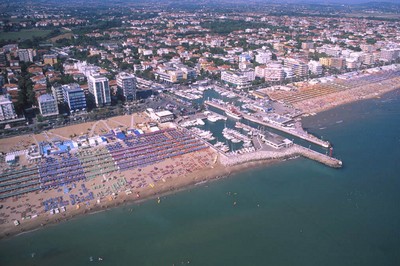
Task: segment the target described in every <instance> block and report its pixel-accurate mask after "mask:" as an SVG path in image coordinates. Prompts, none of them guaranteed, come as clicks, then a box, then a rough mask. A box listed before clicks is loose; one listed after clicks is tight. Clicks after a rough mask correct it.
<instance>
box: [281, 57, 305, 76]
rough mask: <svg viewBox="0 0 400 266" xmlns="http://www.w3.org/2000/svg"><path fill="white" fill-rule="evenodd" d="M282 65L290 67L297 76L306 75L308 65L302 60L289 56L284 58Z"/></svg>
mask: <svg viewBox="0 0 400 266" xmlns="http://www.w3.org/2000/svg"><path fill="white" fill-rule="evenodd" d="M284 66H285V67H288V68H291V69H292V70H293V73H294V75H295V76H296V77H298V78H302V77H307V76H308V65H307V64H305V63H303V62H300V61H297V60H295V59H292V58H289V59H285V61H284Z"/></svg>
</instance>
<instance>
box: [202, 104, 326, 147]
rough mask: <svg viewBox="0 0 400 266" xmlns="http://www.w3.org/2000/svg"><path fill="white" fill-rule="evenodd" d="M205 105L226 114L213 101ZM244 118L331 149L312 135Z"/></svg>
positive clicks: (253, 118)
mask: <svg viewBox="0 0 400 266" xmlns="http://www.w3.org/2000/svg"><path fill="white" fill-rule="evenodd" d="M204 103H205V104H207V105H209V106H212V107H215V108H217V109H219V110H222V111H224V112H225V111H226V110H227V109H226V108H225V106H223V105H221V104H218V103H215V102H212V101H205V102H204ZM243 118H244V119H246V120H248V121H251V122H254V123H257V124H259V125H261V126H266V127H269V128H273V129H276V130H279V131H281V132H284V133H286V134H289V135H292V136H294V137H297V138H301V139H304V140H306V141H308V142H310V143H314V144H317V145H319V146H321V147H323V148H329V147H330V143H329V142H328V141H324V140H321V139H319V138H317V137H315V136H313V135H311V134H308V133H306V132H298V131H296V130H293V129H288V128H284V127H282V126H279V125H276V124H272V123H268V122H265V121H262V120H260V119H257V118H255V117H253V116H250V115H246V114H243Z"/></svg>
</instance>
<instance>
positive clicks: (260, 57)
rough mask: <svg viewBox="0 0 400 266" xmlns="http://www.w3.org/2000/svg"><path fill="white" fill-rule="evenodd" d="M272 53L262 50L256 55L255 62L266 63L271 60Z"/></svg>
mask: <svg viewBox="0 0 400 266" xmlns="http://www.w3.org/2000/svg"><path fill="white" fill-rule="evenodd" d="M271 58H272V53H271V52H270V51H262V52H259V53H258V54H257V55H256V62H257V63H259V64H267V63H268V62H270V61H271Z"/></svg>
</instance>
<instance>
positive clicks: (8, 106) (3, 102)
mask: <svg viewBox="0 0 400 266" xmlns="http://www.w3.org/2000/svg"><path fill="white" fill-rule="evenodd" d="M15 118H17V114H16V113H15V109H14V104H13V103H12V101H11V100H10V98H9V95H8V94H6V95H0V121H4V120H9V119H15Z"/></svg>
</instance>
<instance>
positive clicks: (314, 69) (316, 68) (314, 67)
mask: <svg viewBox="0 0 400 266" xmlns="http://www.w3.org/2000/svg"><path fill="white" fill-rule="evenodd" d="M308 68H309V69H310V71H311V73H312V74H314V75H318V76H319V75H322V65H321V63H320V62H318V61H310V62H309V63H308Z"/></svg>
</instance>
